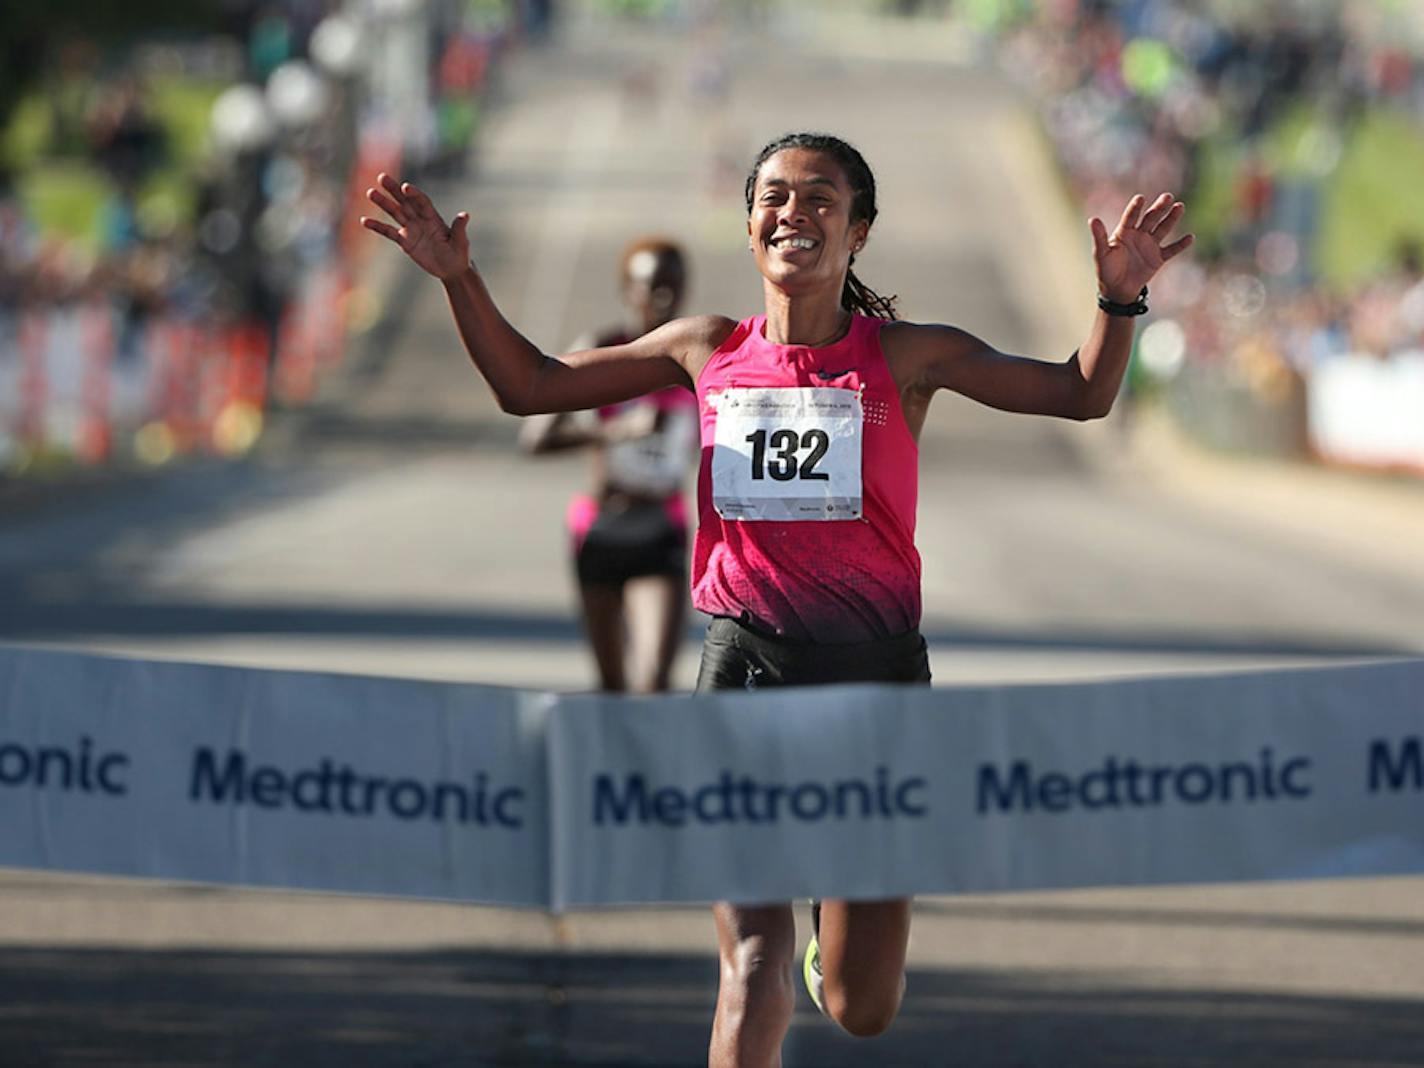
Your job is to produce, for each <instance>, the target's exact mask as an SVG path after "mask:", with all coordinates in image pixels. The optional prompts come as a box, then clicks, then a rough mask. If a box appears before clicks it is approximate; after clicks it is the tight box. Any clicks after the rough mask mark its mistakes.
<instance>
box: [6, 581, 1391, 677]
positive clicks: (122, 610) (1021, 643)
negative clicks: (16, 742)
mask: <svg viewBox="0 0 1424 1068" xmlns="http://www.w3.org/2000/svg"><path fill="white" fill-rule="evenodd" d="M0 601H3V603H5V605H6V610H5V612H4V614H3V615H0V638H3V639H8V640H12V641H24V640H30V641H43V640H55V639H63V638H70V637H80V636H88V635H104V636H117V637H126V638H153V637H169V636H195V635H253V634H284V635H302V636H306V637H330V638H353V637H364V638H384V639H386V640H389V641H405V640H409V641H425V640H428V639H447V640H463V641H471V642H478V641H506V642H575V643H577V642H581V641H582V640H583V631H582V629H581V627H580V625H579V622H578V620H577V619H575V618H574V617H573V616H572V615H570V614H568V613H557V612H556V613H540V612H512V611H503V610H489V609H479V610H470V611H459V610H453V609H445V608H426V607H423V606H418V605H399V604H397V605H372V606H351V607H346V606H332V605H330V604H321V605H316V604H287V603H273V604H261V603H250V602H248V603H243V604H221V603H213V602H202V601H180V600H171V601H170V600H162V601H149V600H142V599H137V598H134V599H130V598H127V597H125V596H123V594H122V593H121V592H119V591H117V590H114V589H108V588H106V587H105V584H104V583H102V582H94V583H92V584H85V585H83V586H82V587H80V588H78V589H76V590H73V591H69V592H68V593H67V595H66V596H64V597H63V598H55V597H48V596H40V595H37V594H36V592H35V591H34V590H32V589H31V588H30V585H29V583H28V582H27V580H26V579H25V578H24V577H18V578H17V577H14V576H4V575H0ZM704 627H705V623H699V622H694V623H692V624H691V625H690V626H689V627H688V629H687V634H686V638H687V640H689V641H700V640H701V638H702V631H703V628H704ZM922 631H923V633H924V636H925V639H926V641H928V642H929V643H930V644H931V645H936V646H950V647H953V646H959V647H962V648H976V649H1021V650H1034V649H1042V650H1050V649H1052V650H1075V651H1083V652H1087V651H1114V652H1135V653H1193V654H1201V655H1211V654H1216V655H1256V656H1311V657H1373V656H1402V655H1410V654H1411V653H1412V652H1413V650H1412V649H1411V647H1409V646H1407V645H1403V644H1400V645H1394V644H1390V643H1385V642H1372V641H1360V640H1354V641H1351V640H1336V641H1322V640H1319V639H1315V638H1310V637H1294V636H1291V635H1282V634H1264V635H1263V634H1260V633H1253V632H1238V633H1232V632H1229V631H1228V632H1223V631H1222V630H1220V629H1219V628H1214V629H1212V630H1210V631H1200V630H1191V629H1186V628H1183V629H1180V630H1169V629H1160V630H1152V629H1147V628H1142V627H1133V628H1126V629H1121V630H1118V629H1113V628H1092V627H1078V628H1065V627H1059V626H1052V627H1042V628H1036V627H1019V628H1014V629H1010V628H976V627H972V626H945V625H933V624H930V625H926V626H925V627H924V628H922Z"/></svg>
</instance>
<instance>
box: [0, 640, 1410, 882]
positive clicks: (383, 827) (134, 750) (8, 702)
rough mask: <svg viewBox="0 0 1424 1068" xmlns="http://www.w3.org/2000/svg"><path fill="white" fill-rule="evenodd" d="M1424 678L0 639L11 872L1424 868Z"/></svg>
mask: <svg viewBox="0 0 1424 1068" xmlns="http://www.w3.org/2000/svg"><path fill="white" fill-rule="evenodd" d="M1421 747H1424V661H1408V662H1403V661H1401V662H1393V663H1382V664H1374V665H1364V666H1353V667H1340V668H1318V669H1306V670H1301V671H1295V672H1271V673H1258V674H1244V673H1243V674H1232V675H1222V676H1188V677H1184V678H1154V679H1142V680H1124V681H1111V682H1102V683H1090V684H1068V685H1052V686H1048V685H1032V686H1009V687H994V688H976V687H947V688H940V689H934V690H923V689H918V688H887V687H876V686H844V687H826V688H820V689H814V690H780V691H777V690H762V691H759V692H758V693H756V694H741V693H729V694H719V695H713V696H704V697H666V698H638V699H628V698H616V697H610V696H602V695H557V696H556V695H550V694H539V693H523V692H520V691H514V690H504V689H497V688H492V687H479V686H468V685H456V684H448V683H425V682H410V681H398V680H390V679H374V678H364V677H357V676H342V675H316V674H306V673H299V672H288V671H261V670H254V669H239V668H217V667H201V666H194V665H181V664H169V663H148V662H140V661H124V660H112V659H105V658H100V657H90V656H83V655H77V654H67V653H53V652H40V651H33V650H24V649H8V650H7V649H0V805H3V814H4V821H3V824H0V864H3V865H8V866H17V867H34V868H52V869H59V870H71V871H88V872H102V873H109V874H117V875H134V876H146V877H153V878H164V879H179V880H194V881H201V882H215V883H230V884H245V885H261V886H283V887H300V888H306V889H319V890H331V891H342V892H356V893H371V894H399V895H409V896H416V897H432V898H445V899H454V900H463V901H471V902H485V903H500V904H514V905H529V906H537V907H542V908H552V909H555V910H560V909H564V908H568V907H574V906H583V905H604V904H619V903H639V902H692V901H708V900H718V899H730V900H739V901H767V900H786V899H791V898H798V897H811V896H816V897H831V896H843V897H884V896H898V895H910V894H918V893H953V892H967V891H993V890H1018V889H1032V888H1050V887H1075V886H1106V885H1146V884H1161V883H1189V882H1218V881H1241V880H1257V879H1288V878H1316V877H1327V876H1359V875H1388V874H1406V873H1412V872H1424V751H1421Z"/></svg>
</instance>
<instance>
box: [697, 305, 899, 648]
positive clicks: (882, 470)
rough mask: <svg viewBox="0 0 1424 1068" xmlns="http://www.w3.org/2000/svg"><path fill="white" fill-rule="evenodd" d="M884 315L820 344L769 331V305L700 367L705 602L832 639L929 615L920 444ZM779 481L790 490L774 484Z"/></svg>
mask: <svg viewBox="0 0 1424 1068" xmlns="http://www.w3.org/2000/svg"><path fill="white" fill-rule="evenodd" d="M883 325H884V321H883V320H880V319H873V318H870V317H868V316H862V315H857V316H855V317H854V318H853V319H852V321H851V326H850V330H849V331H848V332H847V333H846V336H845V337H843V338H842V339H841V340H840V341H837V342H835V343H834V344H831V345H826V346H824V347H822V348H814V349H813V348H806V347H805V346H801V345H776V344H773V343H771V342H770V341H767V340H766V337H765V329H766V316H764V315H758V316H756V317H755V318H753V319H747V320H745V321H743V322H741V323H738V324H737V327H736V329H735V330H733V331H732V334H731V336H730V337H728V338H727V340H726V341H725V342H723V343H722V345H721V346H720V347H719V348H718V349H717V351H716V352H714V353H713V354H712V356H711V357H710V358H709V359H708V361H707V364H706V366H704V367H703V369H702V372H701V374H700V375H699V376H698V379H697V402H698V405H699V408H700V411H701V423H702V465H701V469H700V471H699V475H698V482H697V505H698V528H697V539H696V542H695V545H694V548H693V554H692V601H693V604H694V605H695V606H696V607H697V608H698V609H699V610H701V611H703V612H706V613H708V614H710V615H714V616H730V617H732V618H734V619H741V620H742V621H743V622H745V623H748V624H750V625H751V626H753V627H757V628H760V629H762V630H766V631H769V632H772V633H775V634H778V635H780V636H782V637H785V638H788V639H792V640H796V641H812V642H820V643H842V642H858V641H869V640H873V639H877V638H885V637H890V636H893V635H896V634H901V633H904V632H905V631H908V630H911V629H913V628H915V627H917V626H919V622H920V555H919V553H918V552H917V551H916V550H915V503H916V497H917V494H918V458H919V447H918V446H917V445H916V443H915V440H914V437H913V436H912V435H911V433H910V428H909V426H908V425H907V424H906V422H905V416H904V413H903V412H902V411H901V408H900V396H899V390H898V389H897V388H896V385H895V380H894V378H893V377H892V376H891V374H890V368H889V366H888V365H887V364H886V362H885V355H884V353H883V352H882V351H881V348H880V328H881V327H882V326H883ZM840 390H844V391H848V392H849V393H850V394H852V396H851V397H846V396H844V395H842V394H840V393H838V392H836V391H840ZM857 397H858V404H857V403H856V402H855V398H857ZM721 412H726V413H728V414H727V415H726V416H725V417H724V418H726V419H727V420H728V422H727V423H726V425H725V426H724V427H723V433H722V435H721V438H720V439H719V435H718V419H719V413H721ZM786 413H790V414H786ZM779 423H784V424H785V425H784V426H780V425H778V424H779ZM823 428H824V429H823ZM744 431H745V433H744ZM857 437H858V438H859V444H860V448H859V449H856V448H855V445H856V438H857ZM831 487H835V488H831ZM777 493H785V494H787V495H788V496H786V497H782V498H778V497H774V496H768V495H769V494H777ZM817 494H820V495H821V496H819V497H818V496H816V495H817ZM797 495H799V496H797ZM827 514H830V515H833V516H836V518H825V516H826V515H827ZM791 515H795V516H796V518H789V516H791ZM840 515H851V516H854V518H844V519H843V518H839V516H840ZM801 516H805V518H801ZM733 517H735V518H733Z"/></svg>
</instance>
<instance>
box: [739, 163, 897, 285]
mask: <svg viewBox="0 0 1424 1068" xmlns="http://www.w3.org/2000/svg"><path fill="white" fill-rule="evenodd" d="M853 199H854V194H853V192H852V190H851V187H850V183H849V182H848V181H847V180H846V176H845V172H844V170H843V169H842V168H841V166H840V164H838V163H837V162H836V161H835V160H834V159H833V158H831V157H830V156H828V155H827V154H825V153H823V152H817V151H815V150H813V149H807V148H786V149H782V150H781V151H780V152H777V153H776V154H775V155H773V156H771V157H770V158H769V159H767V160H766V161H765V162H764V163H763V164H762V165H761V169H760V170H758V171H757V175H756V183H755V185H754V186H753V190H752V207H751V215H750V216H749V217H748V219H747V235H748V237H749V238H750V239H751V248H752V252H753V254H754V255H755V256H756V261H757V268H758V270H760V271H761V274H762V277H763V278H765V279H766V280H767V281H768V282H770V283H771V284H772V285H774V286H776V287H778V288H779V289H783V290H785V291H787V292H788V293H791V292H805V291H809V290H813V289H817V288H820V287H822V286H824V287H827V288H829V289H832V290H834V292H835V293H836V294H839V293H840V291H841V287H842V286H843V285H844V284H845V276H846V271H847V270H848V269H849V267H850V257H851V255H852V254H853V253H855V252H858V251H859V250H860V247H861V246H862V245H864V244H865V238H866V235H867V234H868V233H869V231H870V223H869V222H867V221H866V220H864V219H858V220H856V221H854V222H852V221H851V204H852V201H853Z"/></svg>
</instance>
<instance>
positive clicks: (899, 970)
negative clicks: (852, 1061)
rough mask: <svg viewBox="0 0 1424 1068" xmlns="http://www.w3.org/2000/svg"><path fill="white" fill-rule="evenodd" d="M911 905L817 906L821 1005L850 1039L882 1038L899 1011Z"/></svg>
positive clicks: (900, 901) (830, 903)
mask: <svg viewBox="0 0 1424 1068" xmlns="http://www.w3.org/2000/svg"><path fill="white" fill-rule="evenodd" d="M909 941H910V901H909V899H908V898H899V899H895V900H891V901H835V900H826V901H822V902H821V933H820V937H819V938H818V939H817V942H818V945H819V947H820V953H821V976H822V994H823V1004H824V1005H825V1009H826V1015H827V1016H829V1017H830V1018H831V1019H833V1020H835V1021H836V1023H838V1024H840V1025H841V1027H843V1028H844V1029H845V1030H847V1031H849V1032H850V1033H851V1034H853V1035H858V1036H861V1037H869V1036H872V1035H878V1034H882V1033H884V1032H885V1031H886V1030H887V1029H888V1028H889V1027H890V1024H891V1023H893V1022H894V1020H895V1015H896V1013H898V1012H899V1011H900V996H901V993H902V992H903V990H904V985H903V983H904V976H905V952H906V949H907V947H908V945H909Z"/></svg>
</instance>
